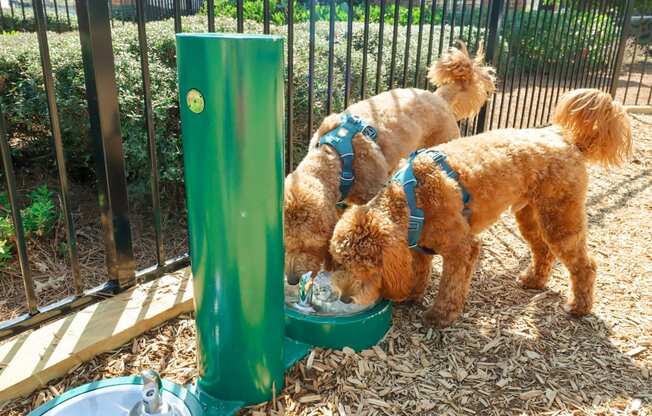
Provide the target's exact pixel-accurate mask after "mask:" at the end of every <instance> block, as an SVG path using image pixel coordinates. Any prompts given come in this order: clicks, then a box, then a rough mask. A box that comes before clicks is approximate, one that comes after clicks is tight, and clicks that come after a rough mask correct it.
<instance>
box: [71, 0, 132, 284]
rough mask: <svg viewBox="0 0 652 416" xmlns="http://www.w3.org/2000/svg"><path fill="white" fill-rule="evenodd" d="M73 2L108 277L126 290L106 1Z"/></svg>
mask: <svg viewBox="0 0 652 416" xmlns="http://www.w3.org/2000/svg"><path fill="white" fill-rule="evenodd" d="M76 5H77V16H78V25H79V37H80V41H81V47H82V59H83V62H84V77H85V80H86V96H87V100H88V114H89V119H90V126H91V129H90V133H91V140H92V142H93V156H94V159H95V170H96V174H97V191H98V199H99V206H100V213H101V214H100V215H101V221H102V228H103V230H104V245H105V257H106V265H107V268H108V272H109V279H110V281H111V282H114V283H115V284H116V285H117V287H116V289H124V288H126V287H129V286H130V285H132V284H133V283H134V276H135V262H134V254H133V248H132V243H131V227H130V224H129V202H128V199H127V179H126V175H125V162H124V154H123V151H122V133H121V131H120V112H119V110H118V88H117V86H116V81H115V65H114V60H113V50H112V44H111V26H110V19H109V6H108V3H107V2H105V1H96V0H76Z"/></svg>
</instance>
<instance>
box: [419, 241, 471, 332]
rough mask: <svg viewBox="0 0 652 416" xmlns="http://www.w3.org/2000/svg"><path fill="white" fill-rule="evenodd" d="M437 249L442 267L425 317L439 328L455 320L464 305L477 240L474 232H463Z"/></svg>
mask: <svg viewBox="0 0 652 416" xmlns="http://www.w3.org/2000/svg"><path fill="white" fill-rule="evenodd" d="M438 248H439V247H438ZM438 251H439V252H440V254H441V255H442V257H443V258H444V267H443V270H442V274H441V279H440V281H439V291H438V293H437V299H436V300H435V303H434V305H432V306H431V307H430V309H429V310H428V311H427V312H426V314H425V318H426V319H427V320H429V321H430V322H432V323H433V324H434V325H435V326H437V327H440V328H443V327H446V326H448V325H450V324H451V323H452V322H453V321H455V320H456V319H457V317H458V316H459V315H460V314H461V313H462V310H463V309H464V303H465V301H466V296H467V294H468V293H469V286H470V284H471V275H472V273H473V270H474V269H475V265H476V263H477V261H478V256H479V254H480V241H478V239H477V238H475V236H473V235H471V234H466V235H463V237H462V239H460V240H458V241H457V244H453V245H446V246H445V248H439V250H438Z"/></svg>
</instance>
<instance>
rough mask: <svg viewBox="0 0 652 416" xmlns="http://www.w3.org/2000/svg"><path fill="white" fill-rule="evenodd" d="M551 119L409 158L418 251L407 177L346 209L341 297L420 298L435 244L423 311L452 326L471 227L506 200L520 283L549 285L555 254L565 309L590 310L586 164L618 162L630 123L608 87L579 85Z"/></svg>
mask: <svg viewBox="0 0 652 416" xmlns="http://www.w3.org/2000/svg"><path fill="white" fill-rule="evenodd" d="M553 123H554V124H553V126H551V127H548V128H543V129H525V130H513V129H504V130H495V131H490V132H487V133H483V134H479V135H476V136H473V137H465V138H461V139H458V140H454V141H452V142H450V143H445V144H442V145H439V146H437V147H435V148H433V149H428V150H426V151H422V152H421V153H418V155H416V156H415V157H414V158H413V161H412V163H411V168H412V171H413V178H414V179H416V187H415V188H414V191H413V194H414V195H415V197H414V198H413V200H414V201H416V205H417V206H418V208H419V209H421V210H422V211H423V213H424V214H425V215H424V217H425V219H424V220H423V223H422V225H423V231H422V233H421V234H420V238H418V240H417V242H418V246H417V247H414V249H410V248H408V245H409V244H408V238H410V235H411V234H410V233H413V231H408V227H409V226H410V221H411V220H412V221H413V222H414V221H415V220H414V215H413V218H410V215H411V214H413V213H414V212H416V211H414V210H412V209H411V207H410V206H409V203H408V202H407V198H408V192H410V190H409V189H408V188H406V187H404V183H407V182H405V181H400V180H391V181H389V183H388V184H387V186H385V188H384V189H383V190H382V191H381V192H380V193H379V194H378V195H377V196H376V197H375V198H373V199H372V200H371V201H370V202H369V203H368V204H366V205H361V206H356V207H353V208H351V209H349V210H348V211H347V212H345V213H344V214H343V215H342V218H341V219H340V221H339V222H338V223H337V226H336V227H335V231H334V234H333V239H332V241H331V245H330V252H331V255H332V257H333V261H334V262H335V263H336V264H338V271H337V272H336V273H335V274H334V285H335V286H336V288H337V289H338V290H339V291H340V293H341V297H342V299H344V300H348V299H352V300H353V301H355V302H357V303H363V304H364V303H370V302H373V301H375V300H377V299H378V298H379V297H385V298H387V299H390V300H394V301H404V300H408V299H420V298H421V296H422V294H423V292H424V291H425V289H426V286H427V284H428V281H429V277H430V269H431V259H432V254H433V253H435V252H436V253H438V254H440V255H441V256H442V257H443V270H442V275H441V280H440V283H439V292H438V294H437V297H436V300H435V303H434V304H433V305H432V306H431V307H430V308H429V310H428V311H427V312H426V313H425V318H426V319H427V320H429V321H431V322H432V323H433V324H435V325H436V326H439V327H445V326H447V325H449V324H451V323H452V322H453V321H454V320H455V319H456V318H457V317H458V316H459V315H460V313H461V312H462V310H463V308H464V303H465V299H466V297H467V293H468V291H469V285H470V281H471V275H472V273H473V271H474V268H475V265H476V261H477V259H478V254H479V252H480V244H481V243H480V241H479V240H478V238H477V237H476V235H477V234H478V233H480V232H481V231H482V230H484V229H486V228H487V227H489V226H490V225H492V224H493V223H494V222H495V221H496V220H497V219H498V217H499V216H500V214H501V213H502V212H503V211H505V210H506V209H508V208H510V207H511V209H512V211H513V212H514V214H515V215H516V220H517V222H518V227H519V230H520V231H521V234H522V235H523V238H524V239H525V240H526V241H527V242H528V244H529V246H530V249H531V251H532V262H531V264H530V266H529V268H528V269H527V271H526V272H525V273H524V274H523V275H522V276H521V279H520V282H521V283H522V285H523V286H524V287H526V288H535V289H542V288H543V287H545V285H546V283H547V281H548V277H549V275H550V272H551V268H552V265H553V262H554V260H555V258H557V259H559V260H560V261H561V262H562V263H563V264H564V266H565V267H566V268H567V269H568V271H569V272H570V282H571V290H572V298H571V299H570V301H569V302H568V304H567V305H566V306H565V308H564V309H565V310H566V311H567V312H569V313H570V314H572V315H576V316H581V315H585V314H587V313H589V312H590V311H591V307H592V305H593V289H594V282H595V278H596V264H595V262H594V260H593V259H592V258H591V256H590V255H589V253H588V251H587V243H586V238H587V224H586V222H587V220H586V212H585V199H586V191H587V185H588V176H587V169H586V165H587V163H598V164H602V165H604V166H605V167H608V166H610V165H618V164H620V163H622V162H623V161H624V160H625V159H626V158H627V157H628V156H629V155H630V154H631V146H632V136H631V134H632V133H631V128H630V122H629V118H628V116H627V114H626V113H625V111H624V109H623V107H622V106H621V105H620V104H619V103H616V102H613V101H612V99H611V96H609V95H608V94H606V93H604V92H601V91H598V90H594V89H581V90H575V91H571V92H569V93H567V94H565V95H564V96H563V97H562V99H561V100H560V102H559V104H558V105H557V106H556V108H555V112H554V115H553ZM408 165H410V163H409V162H406V163H405V164H404V165H403V168H402V170H401V171H400V172H407V171H408V168H409V166H408ZM396 177H397V176H395V178H396ZM404 177H405V176H404ZM413 183H414V182H413ZM406 189H407V191H406ZM463 196H468V197H467V198H466V199H468V202H467V203H466V204H465V201H464V200H463ZM417 217H418V215H417ZM414 229H415V227H412V230H414ZM429 249H430V250H429Z"/></svg>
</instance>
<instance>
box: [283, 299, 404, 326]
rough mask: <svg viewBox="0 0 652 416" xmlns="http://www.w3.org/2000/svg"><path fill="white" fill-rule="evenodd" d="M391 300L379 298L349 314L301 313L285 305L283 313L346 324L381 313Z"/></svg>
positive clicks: (294, 317)
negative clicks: (367, 306) (373, 302)
mask: <svg viewBox="0 0 652 416" xmlns="http://www.w3.org/2000/svg"><path fill="white" fill-rule="evenodd" d="M390 303H391V302H390V301H388V300H381V301H380V302H378V303H377V304H376V305H375V306H374V307H372V308H369V309H365V310H362V311H360V312H356V313H353V314H350V315H343V316H337V315H311V314H309V313H301V312H299V311H297V310H296V309H292V308H289V307H288V306H287V305H284V307H285V314H286V315H287V316H288V317H290V318H292V319H297V320H302V321H310V322H314V323H316V324H331V325H338V324H341V325H346V324H352V323H356V322H359V321H360V320H361V319H365V320H366V319H369V318H370V317H373V316H374V315H376V314H378V313H383V312H384V311H385V308H387V305H389V304H390Z"/></svg>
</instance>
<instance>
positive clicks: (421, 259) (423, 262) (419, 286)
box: [408, 252, 432, 303]
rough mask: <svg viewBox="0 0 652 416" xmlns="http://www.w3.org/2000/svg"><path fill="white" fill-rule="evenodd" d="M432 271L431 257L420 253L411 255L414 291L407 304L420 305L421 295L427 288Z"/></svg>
mask: <svg viewBox="0 0 652 416" xmlns="http://www.w3.org/2000/svg"><path fill="white" fill-rule="evenodd" d="M431 270H432V256H431V255H427V254H422V253H416V252H413V253H412V276H413V278H414V289H412V295H411V296H410V297H409V298H408V302H413V303H421V301H422V300H423V294H424V292H425V291H426V289H427V288H428V282H429V281H430V274H431Z"/></svg>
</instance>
